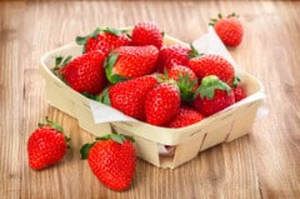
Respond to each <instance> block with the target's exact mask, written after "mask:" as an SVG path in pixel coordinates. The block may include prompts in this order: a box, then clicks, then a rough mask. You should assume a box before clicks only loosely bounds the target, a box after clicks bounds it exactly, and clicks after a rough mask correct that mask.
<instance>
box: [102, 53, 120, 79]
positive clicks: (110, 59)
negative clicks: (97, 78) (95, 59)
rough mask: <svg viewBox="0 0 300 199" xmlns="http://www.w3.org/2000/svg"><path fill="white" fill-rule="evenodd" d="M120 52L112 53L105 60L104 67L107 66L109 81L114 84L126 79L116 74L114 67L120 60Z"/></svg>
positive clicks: (106, 71)
mask: <svg viewBox="0 0 300 199" xmlns="http://www.w3.org/2000/svg"><path fill="white" fill-rule="evenodd" d="M118 56H119V55H118V54H117V53H111V54H110V55H109V56H108V57H107V58H106V60H105V63H104V67H105V73H106V77H107V79H108V81H109V82H110V83H112V84H115V83H117V82H120V81H123V80H125V78H124V77H121V76H120V75H118V74H114V72H113V68H114V65H115V63H116V61H117V60H118Z"/></svg>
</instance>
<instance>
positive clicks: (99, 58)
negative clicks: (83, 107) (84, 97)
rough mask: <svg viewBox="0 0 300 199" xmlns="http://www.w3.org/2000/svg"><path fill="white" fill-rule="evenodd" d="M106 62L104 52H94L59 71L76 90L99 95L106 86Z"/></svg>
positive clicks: (74, 60) (73, 61)
mask: <svg viewBox="0 0 300 199" xmlns="http://www.w3.org/2000/svg"><path fill="white" fill-rule="evenodd" d="M104 60H105V54H104V53H103V52H101V51H92V52H89V53H86V54H83V55H81V56H79V57H77V58H75V59H73V60H72V61H70V62H69V63H68V64H66V65H65V66H63V68H61V69H60V70H59V74H60V75H61V76H62V78H63V79H64V81H65V82H66V83H67V84H68V85H70V86H71V87H72V88H73V89H74V90H76V91H78V92H80V93H88V94H98V93H100V92H101V91H102V89H103V88H104V86H105V84H106V79H105V73H104V68H103V63H104Z"/></svg>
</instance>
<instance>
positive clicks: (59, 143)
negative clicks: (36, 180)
mask: <svg viewBox="0 0 300 199" xmlns="http://www.w3.org/2000/svg"><path fill="white" fill-rule="evenodd" d="M68 141H69V138H67V137H65V136H64V134H63V129H62V127H61V126H59V125H58V124H56V123H54V122H52V121H50V120H48V118H46V123H44V124H42V123H39V128H37V129H36V130H35V131H34V132H33V133H32V134H31V135H30V137H29V139H28V143H27V151H28V159H29V166H30V167H31V168H32V169H35V170H41V169H44V168H47V167H49V166H51V165H54V164H57V163H58V162H59V161H60V160H62V159H63V157H64V155H65V154H66V151H67V147H68V144H67V142H68Z"/></svg>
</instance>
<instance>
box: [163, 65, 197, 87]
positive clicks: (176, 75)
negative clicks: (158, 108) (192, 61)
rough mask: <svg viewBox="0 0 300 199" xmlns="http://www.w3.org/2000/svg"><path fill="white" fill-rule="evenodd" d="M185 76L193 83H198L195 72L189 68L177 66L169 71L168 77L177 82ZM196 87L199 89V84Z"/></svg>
mask: <svg viewBox="0 0 300 199" xmlns="http://www.w3.org/2000/svg"><path fill="white" fill-rule="evenodd" d="M185 75H187V76H188V77H189V79H190V80H191V81H198V78H197V76H196V74H195V73H194V71H193V70H192V69H190V68H189V67H187V66H182V65H175V66H173V67H171V68H170V69H169V70H168V77H169V78H171V79H174V80H176V81H177V80H179V79H180V76H185ZM195 87H197V84H196V85H195Z"/></svg>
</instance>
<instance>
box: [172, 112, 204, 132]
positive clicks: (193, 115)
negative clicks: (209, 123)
mask: <svg viewBox="0 0 300 199" xmlns="http://www.w3.org/2000/svg"><path fill="white" fill-rule="evenodd" d="M203 118H204V116H203V115H201V113H199V112H198V111H196V110H194V109H193V108H190V107H181V108H180V109H179V112H178V114H177V115H176V116H175V118H174V119H173V120H172V121H171V122H170V123H168V125H167V127H170V128H180V127H185V126H189V125H192V124H194V123H196V122H199V121H201V120H202V119H203Z"/></svg>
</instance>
